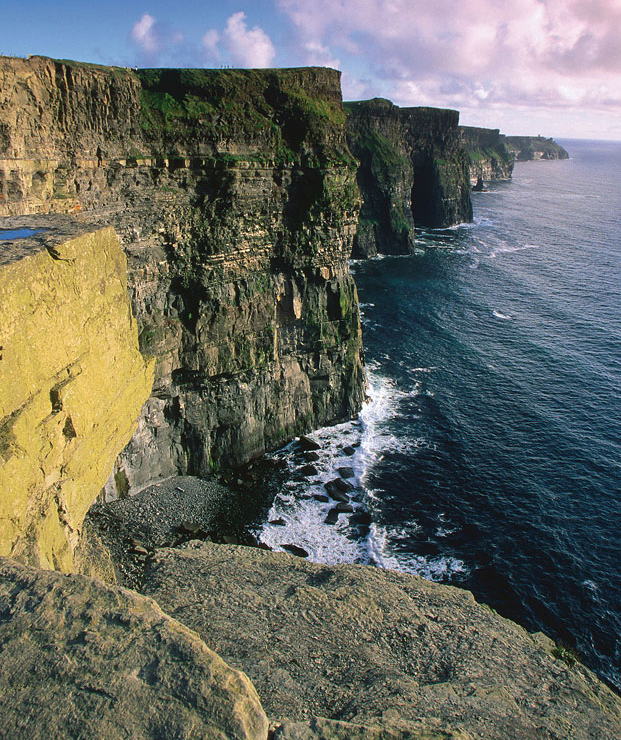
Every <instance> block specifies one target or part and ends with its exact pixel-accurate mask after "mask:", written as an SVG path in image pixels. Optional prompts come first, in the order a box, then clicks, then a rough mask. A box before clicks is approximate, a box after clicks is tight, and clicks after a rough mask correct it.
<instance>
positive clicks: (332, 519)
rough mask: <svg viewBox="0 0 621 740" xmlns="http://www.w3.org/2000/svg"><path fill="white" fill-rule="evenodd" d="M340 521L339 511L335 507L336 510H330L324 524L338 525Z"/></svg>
mask: <svg viewBox="0 0 621 740" xmlns="http://www.w3.org/2000/svg"><path fill="white" fill-rule="evenodd" d="M338 520H339V510H338V509H337V508H336V507H334V509H330V511H329V512H328V515H327V516H326V518H325V519H324V520H323V521H324V524H336V523H337V522H338Z"/></svg>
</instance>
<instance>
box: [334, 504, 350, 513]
mask: <svg viewBox="0 0 621 740" xmlns="http://www.w3.org/2000/svg"><path fill="white" fill-rule="evenodd" d="M334 508H335V509H336V511H338V512H340V513H341V514H351V513H352V512H353V510H354V507H353V506H352V505H351V504H348V503H345V502H343V501H339V502H338V504H337V505H336V506H335V507H334Z"/></svg>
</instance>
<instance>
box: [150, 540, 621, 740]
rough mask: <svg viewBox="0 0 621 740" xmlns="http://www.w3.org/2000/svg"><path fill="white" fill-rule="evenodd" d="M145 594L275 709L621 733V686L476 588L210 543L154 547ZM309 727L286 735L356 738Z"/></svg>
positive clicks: (536, 732) (603, 739)
mask: <svg viewBox="0 0 621 740" xmlns="http://www.w3.org/2000/svg"><path fill="white" fill-rule="evenodd" d="M143 591H144V593H145V594H147V595H149V596H151V597H152V598H154V599H155V600H156V601H157V603H158V604H159V605H160V606H161V607H162V608H163V609H164V610H165V611H167V612H168V613H169V614H170V615H172V616H174V617H175V618H177V619H179V620H180V621H182V622H183V623H184V624H186V625H187V626H189V627H191V628H192V629H194V630H196V631H197V632H198V634H199V635H200V636H201V637H202V638H203V639H204V640H205V642H206V644H207V645H209V646H210V647H211V648H213V649H214V650H216V652H218V654H219V655H221V656H222V657H223V658H224V659H225V660H226V661H227V662H228V663H229V664H230V665H231V666H233V667H235V668H237V669H240V670H244V671H245V672H246V673H247V674H248V676H249V678H250V679H251V680H252V681H253V683H254V685H255V686H256V688H257V691H258V693H259V696H260V697H261V701H262V703H263V706H264V708H265V710H266V712H267V714H268V716H269V717H270V718H271V719H272V720H276V719H278V720H284V719H287V720H290V721H298V722H306V723H308V722H309V721H310V720H311V719H312V718H313V717H317V716H319V717H322V716H323V717H327V718H330V719H332V720H341V721H346V722H351V723H354V724H358V725H360V724H362V725H367V726H369V725H370V726H375V727H376V728H377V726H378V725H379V726H382V725H388V726H392V727H393V730H392V731H393V732H394V734H389V733H387V737H389V738H393V737H394V738H404V737H411V738H419V737H423V738H428V737H433V738H447V737H454V738H458V737H459V738H485V740H507V738H511V740H544V739H545V740H552V739H554V740H569V739H570V738H571V739H572V740H578V739H581V740H587V739H589V740H596V739H597V740H617V738H618V737H620V736H621V701H620V700H619V697H617V696H616V695H615V694H613V693H612V692H611V691H610V690H609V689H608V688H607V687H606V686H604V684H602V683H601V682H600V681H599V680H598V679H597V678H596V677H595V676H594V674H593V673H591V672H590V671H589V670H588V669H586V668H584V667H582V666H581V665H580V664H579V663H576V664H574V665H573V667H571V668H570V667H569V666H568V665H567V664H566V663H565V662H564V661H563V660H562V659H559V658H555V657H554V656H553V654H552V650H553V648H554V645H553V643H552V642H551V641H550V640H549V639H548V638H546V637H544V636H543V635H541V634H536V635H531V634H528V633H527V632H526V631H525V630H524V629H522V628H521V627H519V626H518V625H516V624H514V623H513V622H510V621H509V620H507V619H503V618H502V617H500V616H498V615H497V614H496V613H495V612H494V611H492V610H491V609H490V608H489V607H487V606H483V605H480V604H477V603H476V602H475V601H474V598H473V597H472V594H470V593H469V592H467V591H463V590H460V589H457V588H453V587H450V586H441V585H438V584H434V583H430V582H428V581H425V580H423V579H421V578H418V577H416V576H411V575H407V574H403V573H397V572H391V571H384V570H380V569H378V568H373V567H369V566H356V565H342V566H331V567H328V566H324V565H317V564H314V563H310V562H307V561H306V560H303V559H301V558H295V557H293V556H289V555H284V554H282V553H273V552H266V551H262V550H257V549H252V548H245V547H234V546H227V545H213V544H208V543H205V544H199V543H189V544H188V545H187V546H186V549H180V550H173V549H164V550H159V551H157V552H156V554H155V557H154V559H153V561H152V564H151V567H150V570H148V571H147V575H146V579H145V583H144V588H143ZM400 724H401V728H402V730H403V729H405V730H407V733H410V734H407V733H406V734H405V735H399V734H398V728H399V725H400ZM304 732H306V733H308V726H306V729H305V731H304ZM304 732H301V731H300V732H298V734H289V735H285V737H289V738H294V737H296V738H305V737H309V738H310V737H313V738H315V737H343V738H344V737H347V734H343V732H344V731H343V728H341V729H340V734H339V733H337V732H336V731H335V733H334V734H333V735H330V734H328V733H326V735H322V734H317V735H314V734H304ZM358 732H359V731H358ZM425 733H427V734H425ZM359 736H360V735H359V734H358V733H352V737H359ZM364 737H369V738H373V737H378V735H377V734H375V735H373V734H369V735H367V736H364ZM382 737H383V735H382Z"/></svg>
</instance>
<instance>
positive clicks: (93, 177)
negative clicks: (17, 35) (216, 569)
mask: <svg viewBox="0 0 621 740" xmlns="http://www.w3.org/2000/svg"><path fill="white" fill-rule="evenodd" d="M344 121H345V116H344V113H343V109H342V105H341V96H340V78H339V73H338V72H336V71H334V70H328V69H315V68H308V69H301V70H245V71H241V70H142V71H140V72H138V73H134V72H133V71H131V70H125V69H120V68H106V67H97V66H94V65H84V64H77V63H66V62H58V61H54V60H50V59H46V58H41V57H33V58H31V59H29V60H20V59H7V58H3V59H2V61H1V63H0V215H2V214H5V215H8V214H14V213H20V214H21V213H35V212H50V211H62V212H65V213H73V214H75V215H76V217H84V215H86V217H87V218H88V219H89V220H92V219H98V220H99V221H101V222H103V223H105V224H112V225H113V226H114V227H115V229H116V231H117V233H118V234H119V237H120V239H121V242H122V245H123V247H124V249H125V251H126V253H127V257H128V269H129V292H130V296H131V301H132V306H133V309H134V312H135V315H136V317H137V319H138V323H139V328H140V346H141V348H142V350H143V351H144V352H146V353H148V354H152V355H153V356H155V357H156V358H157V366H156V381H155V385H154V391H153V395H152V397H151V399H150V400H149V402H148V403H147V405H146V406H145V410H144V413H143V414H142V416H141V418H140V422H139V427H138V431H137V433H136V435H135V436H134V438H133V440H132V442H131V443H130V445H129V447H128V448H127V450H126V451H125V452H124V453H123V455H122V457H121V458H120V459H119V461H118V464H117V466H116V469H115V474H114V475H113V476H112V477H111V479H110V481H109V483H108V486H107V492H108V496H109V497H111V498H114V497H115V496H118V495H124V494H125V493H127V492H131V491H132V490H133V489H135V488H136V487H138V486H140V485H142V484H144V483H146V482H148V481H149V480H151V479H154V478H158V477H163V476H167V475H172V474H186V473H191V474H198V475H203V474H205V473H206V472H209V471H210V470H212V469H214V468H216V467H219V466H221V465H223V464H225V463H240V462H242V461H244V460H247V459H248V458H250V457H252V456H254V455H258V454H260V453H261V452H263V451H264V450H265V449H268V448H273V447H275V446H277V445H279V444H281V443H283V442H285V441H287V440H288V439H290V438H291V437H292V436H294V435H295V434H297V433H300V432H302V431H305V430H309V429H311V428H313V427H317V426H320V425H323V424H326V423H329V422H333V421H337V420H340V419H344V418H347V417H349V416H351V415H353V414H354V413H355V412H356V411H357V410H358V408H359V406H360V403H361V401H362V396H363V383H364V378H363V371H362V362H361V337H360V324H359V317H358V305H357V296H356V289H355V285H354V282H353V280H352V278H351V276H350V274H349V270H348V267H347V258H348V257H349V255H350V254H351V247H352V240H353V235H354V232H355V228H356V221H357V214H358V209H359V194H358V189H357V187H356V182H355V169H356V163H355V161H354V160H353V159H352V157H351V155H350V153H349V151H348V148H347V143H346V139H345V129H344Z"/></svg>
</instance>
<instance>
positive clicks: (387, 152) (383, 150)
mask: <svg viewBox="0 0 621 740" xmlns="http://www.w3.org/2000/svg"><path fill="white" fill-rule="evenodd" d="M345 108H346V111H347V141H348V144H349V148H350V150H351V152H352V154H353V155H354V156H355V157H356V158H357V159H358V160H359V162H360V166H359V168H358V175H357V179H358V185H359V187H360V192H361V193H362V196H363V200H362V208H361V211H360V217H359V219H358V229H357V231H356V237H355V239H354V252H353V254H354V257H373V256H375V255H376V254H377V253H378V252H380V253H382V254H408V253H409V252H411V251H412V250H413V248H414V240H413V235H414V217H413V215H412V183H413V181H414V168H413V167H412V162H411V160H410V157H409V147H408V146H407V142H406V140H405V138H404V136H403V124H402V120H401V115H400V111H399V108H397V106H396V105H393V104H392V103H391V102H390V101H389V100H383V99H381V98H376V99H374V100H370V101H368V102H365V103H346V104H345Z"/></svg>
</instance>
